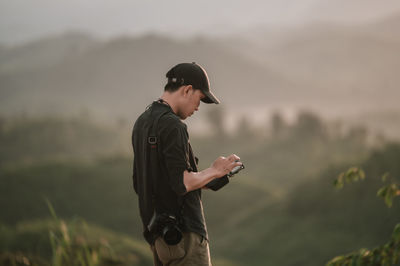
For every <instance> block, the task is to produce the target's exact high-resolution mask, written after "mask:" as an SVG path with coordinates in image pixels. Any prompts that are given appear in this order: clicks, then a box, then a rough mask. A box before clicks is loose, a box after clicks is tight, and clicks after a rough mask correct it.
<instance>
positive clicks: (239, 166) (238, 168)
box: [227, 161, 244, 177]
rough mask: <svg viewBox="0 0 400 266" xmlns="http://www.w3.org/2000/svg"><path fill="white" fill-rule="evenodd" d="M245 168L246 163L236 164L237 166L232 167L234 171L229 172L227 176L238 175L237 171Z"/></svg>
mask: <svg viewBox="0 0 400 266" xmlns="http://www.w3.org/2000/svg"><path fill="white" fill-rule="evenodd" d="M236 162H239V161H236ZM243 169H244V164H241V165H238V166H235V167H234V168H233V169H232V171H230V172H229V173H228V174H227V176H228V177H232V176H234V175H236V174H237V173H239V172H240V171H241V170H243Z"/></svg>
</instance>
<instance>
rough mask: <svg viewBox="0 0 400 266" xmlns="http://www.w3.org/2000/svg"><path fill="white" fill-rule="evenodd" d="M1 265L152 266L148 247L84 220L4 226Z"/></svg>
mask: <svg viewBox="0 0 400 266" xmlns="http://www.w3.org/2000/svg"><path fill="white" fill-rule="evenodd" d="M0 239H1V241H0V246H1V249H0V265H31V266H36V265H38V266H39V265H40V266H47V265H52V266H69V265H78V266H105V265H151V257H150V256H149V255H150V252H148V250H147V246H145V245H143V244H141V243H139V242H136V241H134V240H133V239H130V238H128V237H125V236H123V235H119V234H115V233H113V232H111V231H109V230H106V229H103V228H99V227H97V226H94V225H88V224H87V223H86V222H85V221H84V220H82V219H78V218H76V219H73V220H70V221H65V220H62V219H59V218H57V217H56V218H53V219H52V220H36V221H31V222H25V223H21V224H19V225H17V226H16V228H15V229H12V228H6V227H5V226H2V230H1V232H0Z"/></svg>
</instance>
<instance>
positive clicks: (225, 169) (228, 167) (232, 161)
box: [211, 154, 242, 177]
mask: <svg viewBox="0 0 400 266" xmlns="http://www.w3.org/2000/svg"><path fill="white" fill-rule="evenodd" d="M239 161H240V158H239V156H237V155H236V154H232V155H229V156H228V157H227V158H225V157H223V156H220V157H218V158H217V159H216V160H215V161H214V162H213V163H212V165H211V169H213V170H214V171H215V172H216V176H217V177H223V176H224V175H227V174H228V173H229V172H230V171H232V169H233V168H235V167H236V166H240V165H242V163H241V162H239Z"/></svg>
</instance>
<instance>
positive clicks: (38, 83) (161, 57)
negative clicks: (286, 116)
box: [0, 14, 400, 119]
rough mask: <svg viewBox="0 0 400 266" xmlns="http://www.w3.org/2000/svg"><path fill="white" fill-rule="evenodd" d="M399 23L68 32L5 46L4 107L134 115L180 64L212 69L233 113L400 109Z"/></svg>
mask: <svg viewBox="0 0 400 266" xmlns="http://www.w3.org/2000/svg"><path fill="white" fill-rule="evenodd" d="M399 21H400V14H393V15H392V16H390V17H388V18H385V19H382V20H380V21H377V22H375V23H373V24H368V25H361V26H360V25H359V26H352V27H344V26H340V25H331V24H329V25H328V24H317V23H314V24H310V25H305V26H302V27H300V26H299V27H298V28H291V29H284V30H283V29H282V30H281V31H278V30H276V29H275V30H271V29H268V30H267V29H262V28H258V29H257V30H256V31H254V32H251V31H249V32H247V33H246V34H243V35H236V36H235V35H231V36H229V38H228V37H227V38H219V39H209V38H203V37H198V38H192V39H186V40H183V39H172V38H169V37H166V36H160V35H143V36H136V37H128V36H125V37H123V36H122V37H120V38H116V39H112V40H108V41H104V40H97V39H94V38H92V37H90V36H87V35H85V34H83V33H67V34H65V35H59V36H54V37H48V38H45V39H41V40H38V41H35V42H31V43H27V44H25V45H22V46H18V47H7V46H1V47H0V58H1V59H2V60H0V113H3V114H10V113H15V112H26V113H29V114H30V113H39V114H40V113H61V114H65V113H74V114H76V113H79V112H80V111H81V110H90V112H94V113H96V115H97V116H99V117H102V118H104V119H109V118H110V117H115V116H122V117H130V118H131V117H135V116H136V115H138V114H139V112H141V111H142V110H143V109H144V108H145V107H146V106H147V105H148V104H149V103H150V102H151V101H152V100H153V99H156V98H157V97H159V96H160V95H161V93H162V88H163V85H164V84H165V77H164V75H165V73H166V71H167V70H168V69H169V68H170V67H171V66H173V65H174V64H176V63H178V62H182V61H186V62H191V61H196V62H198V63H200V64H202V65H203V66H204V67H205V68H206V69H207V70H208V72H209V76H210V79H211V85H212V87H213V90H214V91H215V93H216V94H217V95H218V96H219V97H220V98H221V99H222V103H223V104H222V106H224V107H226V109H228V110H238V109H241V110H245V109H247V110H250V109H249V108H250V107H251V108H252V110H263V112H265V110H264V109H265V108H267V107H269V108H302V109H304V108H308V109H313V110H315V111H319V112H322V113H330V114H332V113H333V114H335V116H336V117H337V116H348V115H349V114H353V115H354V114H356V113H361V112H365V111H371V110H372V111H376V110H381V109H382V108H384V109H389V110H395V111H396V110H397V111H399V107H398V103H397V99H399V97H400V91H399V90H398V86H399V84H400V76H399V75H398V74H397V72H398V71H397V70H398V69H399V62H400V53H399V52H398V47H399V44H400V35H399V33H398V31H396V29H397V27H396V25H398V24H400V22H399ZM257 108H258V109H257ZM262 108H264V109H262ZM399 112H400V111H399ZM229 113H232V112H229ZM234 115H236V116H237V114H234ZM252 115H259V112H258V111H254V112H253V114H252Z"/></svg>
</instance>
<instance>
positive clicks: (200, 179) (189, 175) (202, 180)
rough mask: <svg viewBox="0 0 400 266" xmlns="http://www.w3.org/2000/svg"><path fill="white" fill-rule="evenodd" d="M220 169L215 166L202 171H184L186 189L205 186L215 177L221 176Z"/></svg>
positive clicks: (190, 189) (191, 189)
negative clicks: (217, 169)
mask: <svg viewBox="0 0 400 266" xmlns="http://www.w3.org/2000/svg"><path fill="white" fill-rule="evenodd" d="M219 175H220V174H219V173H218V171H216V170H215V169H213V168H211V167H210V168H207V169H204V170H203V171H200V172H189V171H185V172H184V173H183V183H184V184H185V187H186V191H187V192H189V191H193V190H196V189H199V188H202V187H204V186H205V185H206V184H208V183H209V182H210V181H211V180H213V179H214V178H218V177H221V176H219Z"/></svg>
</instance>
